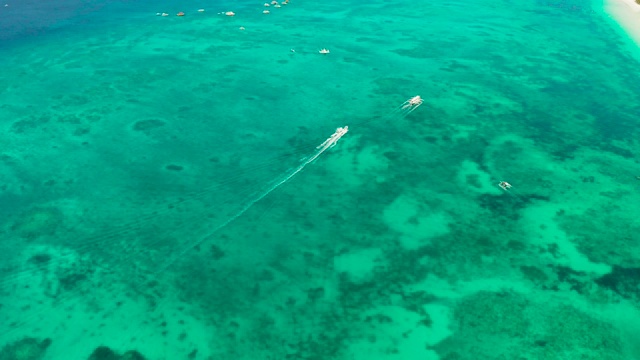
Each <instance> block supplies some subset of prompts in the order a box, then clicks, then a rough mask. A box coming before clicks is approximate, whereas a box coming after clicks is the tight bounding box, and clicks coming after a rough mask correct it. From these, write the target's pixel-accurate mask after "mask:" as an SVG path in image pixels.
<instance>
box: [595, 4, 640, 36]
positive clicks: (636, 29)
mask: <svg viewBox="0 0 640 360" xmlns="http://www.w3.org/2000/svg"><path fill="white" fill-rule="evenodd" d="M604 10H605V12H606V13H607V14H609V15H610V16H611V17H612V18H613V19H614V20H615V21H616V22H617V23H618V24H620V26H621V27H622V29H623V30H624V31H625V32H626V33H627V34H629V36H630V37H631V39H633V40H634V41H635V42H636V43H637V44H638V45H639V46H640V4H637V3H636V2H635V0H604Z"/></svg>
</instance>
